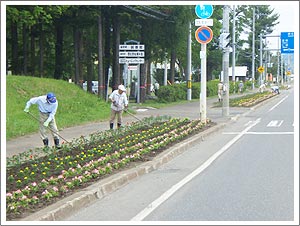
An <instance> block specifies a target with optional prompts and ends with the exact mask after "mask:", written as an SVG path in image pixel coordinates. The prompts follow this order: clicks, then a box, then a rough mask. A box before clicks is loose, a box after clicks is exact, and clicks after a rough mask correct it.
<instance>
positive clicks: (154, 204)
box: [131, 118, 260, 221]
mask: <svg viewBox="0 0 300 226" xmlns="http://www.w3.org/2000/svg"><path fill="white" fill-rule="evenodd" d="M259 122H260V118H258V119H257V120H255V121H254V122H253V123H252V124H251V125H249V126H248V127H247V128H245V129H244V130H243V131H242V132H240V133H239V134H237V135H236V136H235V137H234V138H233V139H232V140H230V141H229V142H228V143H227V144H225V145H224V146H223V147H222V148H221V149H220V150H219V151H217V152H216V153H215V154H213V155H212V156H211V157H210V158H209V159H207V160H206V161H205V162H204V163H203V164H202V165H201V166H200V167H198V168H197V169H196V170H194V171H193V172H192V173H190V174H189V175H187V176H186V177H185V178H183V179H182V180H181V181H179V182H178V183H177V184H175V185H173V186H172V187H171V188H170V189H169V190H167V191H166V192H165V193H163V194H162V195H161V196H160V197H158V198H157V199H156V200H154V201H153V202H152V203H150V204H149V205H148V206H147V207H146V208H145V209H143V210H142V211H141V212H139V213H138V214H137V215H136V216H135V217H133V218H132V219H131V221H142V220H143V219H145V218H146V217H147V216H148V215H149V214H150V213H152V212H153V211H154V210H155V209H156V208H157V207H158V206H159V205H161V204H162V203H163V202H165V201H166V200H167V199H168V198H170V197H171V196H172V195H173V194H174V193H175V192H176V191H177V190H179V189H180V188H181V187H183V186H184V185H185V184H186V183H188V182H189V181H191V180H192V179H193V178H194V177H196V176H197V175H199V174H200V173H201V172H202V171H204V170H205V169H206V168H207V167H208V166H209V165H210V164H211V163H213V162H214V161H215V160H216V159H217V158H218V157H219V156H220V155H221V154H223V153H224V152H225V151H226V150H227V149H228V148H230V146H232V145H233V144H234V143H235V142H236V141H237V140H239V139H240V138H241V137H242V136H243V135H244V134H246V133H247V132H248V130H250V129H251V128H252V127H254V126H255V125H256V124H258V123H259Z"/></svg>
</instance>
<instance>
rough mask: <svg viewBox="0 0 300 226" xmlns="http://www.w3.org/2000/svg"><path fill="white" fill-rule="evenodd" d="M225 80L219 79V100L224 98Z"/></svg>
mask: <svg viewBox="0 0 300 226" xmlns="http://www.w3.org/2000/svg"><path fill="white" fill-rule="evenodd" d="M223 88H224V87H223V82H221V81H219V83H218V98H219V102H220V101H222V100H223V98H222V95H223Z"/></svg>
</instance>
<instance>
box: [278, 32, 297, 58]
mask: <svg viewBox="0 0 300 226" xmlns="http://www.w3.org/2000/svg"><path fill="white" fill-rule="evenodd" d="M280 39H281V53H294V32H281V35H280Z"/></svg>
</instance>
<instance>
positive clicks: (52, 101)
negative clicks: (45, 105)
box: [47, 93, 56, 104]
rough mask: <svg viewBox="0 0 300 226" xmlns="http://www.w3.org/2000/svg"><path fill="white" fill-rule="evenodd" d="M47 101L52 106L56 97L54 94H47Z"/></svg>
mask: <svg viewBox="0 0 300 226" xmlns="http://www.w3.org/2000/svg"><path fill="white" fill-rule="evenodd" d="M47 101H49V102H50V103H52V104H53V103H55V102H56V97H55V95H54V93H47Z"/></svg>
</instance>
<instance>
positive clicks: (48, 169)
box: [6, 117, 214, 220]
mask: <svg viewBox="0 0 300 226" xmlns="http://www.w3.org/2000/svg"><path fill="white" fill-rule="evenodd" d="M213 124H214V123H213V122H211V121H210V120H207V122H206V123H202V122H200V120H193V121H191V120H189V119H187V118H185V119H174V118H170V117H156V118H153V117H151V118H148V119H145V120H144V121H143V122H137V123H132V124H131V125H130V126H128V127H124V128H122V129H119V130H107V131H104V132H100V133H95V134H91V135H90V136H89V137H88V138H85V137H81V138H79V139H75V140H73V141H72V142H71V143H68V144H67V145H63V147H62V149H61V150H60V151H58V152H57V151H55V149H49V150H46V152H42V151H41V152H40V153H38V154H33V153H32V152H28V153H25V154H22V155H18V156H14V157H12V158H9V159H7V171H6V192H7V193H6V215H7V219H8V220H12V219H16V218H20V217H24V216H26V215H28V214H30V213H32V212H35V211H37V210H39V209H41V208H43V207H45V206H47V205H49V204H51V203H54V202H55V201H57V200H59V199H61V198H63V197H66V196H68V195H70V194H72V193H73V192H75V191H76V190H77V189H81V188H84V187H86V186H89V185H90V184H92V183H93V182H95V181H98V180H100V179H102V178H104V177H106V176H108V175H111V174H112V173H116V172H118V171H120V170H122V169H124V168H126V167H130V164H132V163H135V164H138V163H140V162H143V161H147V160H149V158H150V159H151V158H152V157H153V156H155V155H156V154H158V153H160V152H162V151H163V150H165V149H166V148H168V147H169V146H170V145H174V144H175V143H176V142H179V141H182V140H183V139H186V138H187V137H189V136H191V135H193V134H195V133H198V132H200V131H202V130H204V129H205V128H208V127H211V126H212V125H213Z"/></svg>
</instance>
